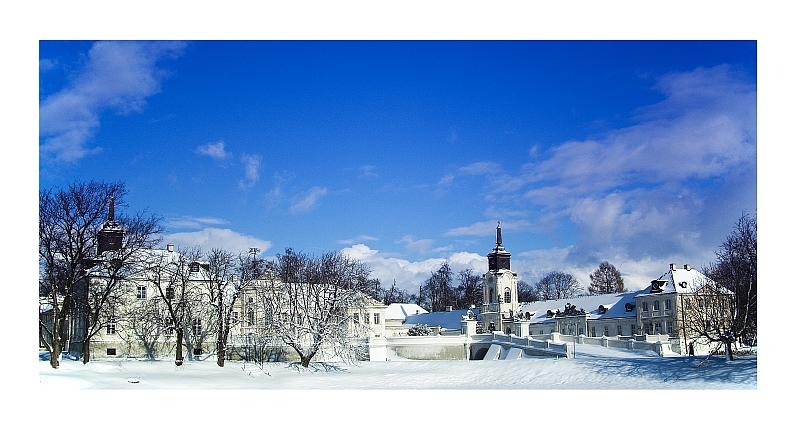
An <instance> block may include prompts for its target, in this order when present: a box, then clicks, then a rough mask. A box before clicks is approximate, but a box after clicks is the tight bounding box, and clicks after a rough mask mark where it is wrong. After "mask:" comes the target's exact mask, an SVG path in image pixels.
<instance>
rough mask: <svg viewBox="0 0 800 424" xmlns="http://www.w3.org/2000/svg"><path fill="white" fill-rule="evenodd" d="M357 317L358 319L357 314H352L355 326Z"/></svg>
mask: <svg viewBox="0 0 800 424" xmlns="http://www.w3.org/2000/svg"><path fill="white" fill-rule="evenodd" d="M358 317H359V314H353V322H354V323H356V324H358Z"/></svg>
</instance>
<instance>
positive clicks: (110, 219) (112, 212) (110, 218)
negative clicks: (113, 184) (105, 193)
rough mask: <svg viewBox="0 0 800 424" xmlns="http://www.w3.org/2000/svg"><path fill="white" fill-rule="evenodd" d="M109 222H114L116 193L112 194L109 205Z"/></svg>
mask: <svg viewBox="0 0 800 424" xmlns="http://www.w3.org/2000/svg"><path fill="white" fill-rule="evenodd" d="M108 222H114V195H113V194H112V195H111V203H109V205H108Z"/></svg>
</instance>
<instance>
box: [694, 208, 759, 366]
mask: <svg viewBox="0 0 800 424" xmlns="http://www.w3.org/2000/svg"><path fill="white" fill-rule="evenodd" d="M756 239H757V230H756V219H755V218H754V217H750V216H748V215H747V214H742V217H741V218H739V221H738V222H737V223H736V226H735V228H734V230H733V232H732V233H731V234H730V235H729V236H728V237H727V238H726V239H725V242H724V243H723V244H722V246H721V247H720V250H719V251H717V252H716V255H717V260H716V261H715V262H714V263H712V264H711V265H710V266H709V267H708V268H706V269H705V270H704V272H703V273H704V274H705V275H706V276H707V277H708V278H707V279H703V280H702V281H697V282H693V284H694V287H693V294H692V296H688V297H685V298H684V300H683V303H684V304H683V305H682V306H683V315H684V318H683V319H684V322H683V325H684V327H686V329H687V330H688V331H689V334H693V335H696V336H699V337H702V338H705V339H706V340H708V341H710V342H718V343H721V344H722V345H723V346H724V347H725V355H726V357H727V358H728V360H733V358H734V357H733V344H734V343H736V342H737V341H741V340H742V339H745V341H746V342H748V343H750V344H755V343H756V341H757V336H756V334H757V331H756V277H757V272H756V262H757V255H756V251H757V242H756Z"/></svg>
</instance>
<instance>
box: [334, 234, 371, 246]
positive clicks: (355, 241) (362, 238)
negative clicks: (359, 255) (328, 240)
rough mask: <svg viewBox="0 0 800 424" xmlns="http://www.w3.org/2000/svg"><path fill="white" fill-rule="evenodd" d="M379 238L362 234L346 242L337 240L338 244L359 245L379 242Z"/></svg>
mask: <svg viewBox="0 0 800 424" xmlns="http://www.w3.org/2000/svg"><path fill="white" fill-rule="evenodd" d="M377 240H378V238H377V237H372V236H368V235H364V234H361V235H359V236H357V237H355V238H351V239H345V240H336V244H358V243H361V242H365V241H377Z"/></svg>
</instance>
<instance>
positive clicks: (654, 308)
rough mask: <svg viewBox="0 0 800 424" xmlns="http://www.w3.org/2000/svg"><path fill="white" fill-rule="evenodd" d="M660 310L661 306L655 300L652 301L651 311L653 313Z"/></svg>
mask: <svg viewBox="0 0 800 424" xmlns="http://www.w3.org/2000/svg"><path fill="white" fill-rule="evenodd" d="M660 309H661V305H660V304H659V303H658V301H657V300H654V301H653V310H654V311H658V310H660Z"/></svg>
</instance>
